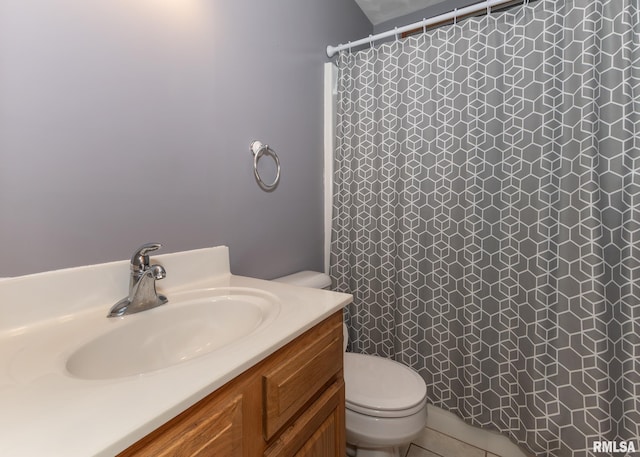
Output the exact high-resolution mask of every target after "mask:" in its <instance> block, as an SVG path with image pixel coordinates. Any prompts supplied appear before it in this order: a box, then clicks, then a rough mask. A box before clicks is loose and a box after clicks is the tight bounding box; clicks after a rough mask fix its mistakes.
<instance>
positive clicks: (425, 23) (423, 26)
mask: <svg viewBox="0 0 640 457" xmlns="http://www.w3.org/2000/svg"><path fill="white" fill-rule="evenodd" d="M422 33H427V18H425V17H423V18H422Z"/></svg>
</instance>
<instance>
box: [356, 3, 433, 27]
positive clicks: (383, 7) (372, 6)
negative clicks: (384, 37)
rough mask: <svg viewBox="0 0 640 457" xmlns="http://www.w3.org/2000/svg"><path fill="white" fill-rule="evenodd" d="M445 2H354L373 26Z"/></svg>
mask: <svg viewBox="0 0 640 457" xmlns="http://www.w3.org/2000/svg"><path fill="white" fill-rule="evenodd" d="M445 1H446V0H356V3H357V4H358V5H359V6H360V8H361V9H362V11H364V14H366V15H367V17H368V18H369V20H370V21H371V23H372V24H373V25H378V24H380V23H382V22H385V21H388V20H391V19H395V18H397V17H400V16H404V15H406V14H410V13H413V12H415V11H419V10H421V9H424V8H427V7H430V6H433V5H436V4H438V3H444V2H445Z"/></svg>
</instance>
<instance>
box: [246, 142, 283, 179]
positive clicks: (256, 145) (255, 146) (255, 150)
mask: <svg viewBox="0 0 640 457" xmlns="http://www.w3.org/2000/svg"><path fill="white" fill-rule="evenodd" d="M250 149H251V153H252V154H253V175H254V176H255V177H256V180H257V181H258V184H259V185H260V187H262V188H263V189H264V190H267V191H271V190H273V189H275V188H276V186H277V185H278V182H279V181H280V159H278V154H276V151H274V150H273V149H271V148H270V147H269V145H268V144H262V142H260V141H258V140H255V141H252V142H251V146H250ZM265 154H267V155H270V156H271V157H273V160H275V162H276V178H275V179H274V180H273V182H272V183H271V184H267V183H265V182H264V181H263V180H262V178H261V177H260V173H258V161H259V160H260V157H262V156H263V155H265Z"/></svg>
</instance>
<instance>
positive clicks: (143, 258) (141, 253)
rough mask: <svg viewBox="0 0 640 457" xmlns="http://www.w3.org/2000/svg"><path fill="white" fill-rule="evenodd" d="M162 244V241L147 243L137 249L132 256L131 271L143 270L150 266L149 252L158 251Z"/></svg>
mask: <svg viewBox="0 0 640 457" xmlns="http://www.w3.org/2000/svg"><path fill="white" fill-rule="evenodd" d="M161 247H162V245H161V244H160V243H146V244H143V245H142V246H140V247H139V248H138V249H136V252H135V253H134V254H133V256H132V257H131V271H133V272H142V271H145V270H147V269H148V268H149V255H148V253H149V252H152V251H157V250H158V249H160V248H161Z"/></svg>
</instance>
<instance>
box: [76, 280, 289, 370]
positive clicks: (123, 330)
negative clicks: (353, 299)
mask: <svg viewBox="0 0 640 457" xmlns="http://www.w3.org/2000/svg"><path fill="white" fill-rule="evenodd" d="M279 309H280V304H279V301H278V300H277V298H276V297H275V296H273V295H271V294H269V293H267V292H263V291H260V290H257V289H250V288H221V289H203V290H197V291H190V292H186V293H181V294H173V295H172V296H170V297H169V303H168V304H166V305H163V306H160V307H157V308H154V309H151V310H148V311H144V312H141V313H138V314H134V315H129V316H125V317H122V318H117V319H107V318H106V317H105V318H104V320H105V325H106V326H107V329H106V330H105V331H104V333H102V334H101V335H100V336H97V337H95V338H94V339H92V340H90V341H88V342H85V343H83V344H82V345H81V346H80V347H78V348H77V349H76V350H75V351H74V352H72V353H71V355H70V356H69V357H68V358H67V360H66V369H67V372H68V373H69V374H70V375H71V376H74V377H77V378H82V379H112V378H120V377H126V376H133V375H141V374H145V373H150V372H154V371H157V370H161V369H164V368H168V367H171V366H174V365H177V364H180V363H184V362H187V361H190V360H193V359H195V358H198V357H202V356H204V355H207V354H211V353H212V352H214V351H218V350H224V348H225V347H229V345H232V344H235V343H237V342H239V341H242V340H244V339H246V338H247V337H249V336H250V335H251V334H253V333H254V332H256V331H258V330H259V329H261V328H263V327H265V326H266V325H267V324H269V323H270V322H271V321H272V320H273V319H274V318H275V317H276V316H277V314H278V312H279Z"/></svg>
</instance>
